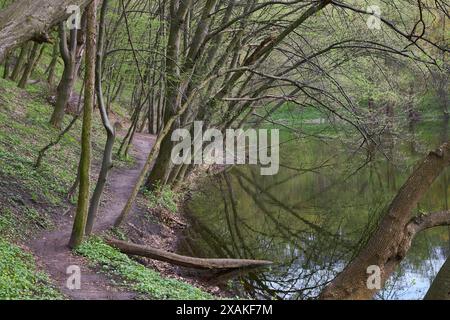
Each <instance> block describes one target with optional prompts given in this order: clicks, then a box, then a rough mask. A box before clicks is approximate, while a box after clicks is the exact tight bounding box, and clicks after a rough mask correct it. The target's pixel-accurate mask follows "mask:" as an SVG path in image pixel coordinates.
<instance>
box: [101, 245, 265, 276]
mask: <svg viewBox="0 0 450 320" xmlns="http://www.w3.org/2000/svg"><path fill="white" fill-rule="evenodd" d="M106 242H107V243H108V244H109V245H111V246H113V247H116V248H117V249H119V250H120V251H121V252H123V253H126V254H131V255H137V256H142V257H147V258H150V259H154V260H159V261H164V262H168V263H171V264H175V265H178V266H183V267H188V268H195V269H216V270H217V269H219V270H222V269H240V268H255V267H264V266H269V265H271V264H273V262H272V261H267V260H249V259H206V258H194V257H187V256H182V255H179V254H176V253H173V252H169V251H164V250H161V249H157V248H153V247H149V246H142V245H138V244H134V243H129V242H125V241H120V240H115V239H111V238H108V239H106Z"/></svg>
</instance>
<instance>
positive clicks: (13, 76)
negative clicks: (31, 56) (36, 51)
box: [11, 42, 31, 81]
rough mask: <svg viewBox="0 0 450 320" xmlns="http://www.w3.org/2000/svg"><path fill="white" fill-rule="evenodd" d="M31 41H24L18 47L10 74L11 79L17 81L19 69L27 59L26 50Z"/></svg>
mask: <svg viewBox="0 0 450 320" xmlns="http://www.w3.org/2000/svg"><path fill="white" fill-rule="evenodd" d="M30 46H31V42H27V43H25V44H24V45H23V46H22V48H21V49H20V53H19V58H18V59H17V62H16V65H15V66H14V69H13V72H12V74H11V80H12V81H17V78H18V77H19V74H20V70H22V67H23V65H24V64H25V61H26V59H27V55H28V50H29V49H30Z"/></svg>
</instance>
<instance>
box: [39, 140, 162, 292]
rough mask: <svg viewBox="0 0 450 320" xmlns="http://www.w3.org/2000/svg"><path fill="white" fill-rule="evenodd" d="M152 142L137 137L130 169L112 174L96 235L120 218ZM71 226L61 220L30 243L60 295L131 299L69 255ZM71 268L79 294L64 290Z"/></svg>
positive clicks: (68, 220) (85, 263)
mask: <svg viewBox="0 0 450 320" xmlns="http://www.w3.org/2000/svg"><path fill="white" fill-rule="evenodd" d="M154 141H155V137H154V136H151V135H145V134H136V135H135V137H134V142H133V146H134V148H133V150H132V155H133V156H134V159H135V164H134V166H133V168H131V169H129V168H127V169H113V170H112V171H111V173H110V176H109V183H108V186H107V188H106V194H105V197H104V198H106V201H104V203H105V205H104V206H101V207H100V209H99V215H98V218H97V221H96V224H95V232H99V231H103V230H106V229H107V228H109V227H110V226H112V224H113V222H114V221H115V219H116V217H117V216H118V215H119V214H120V212H121V210H122V208H123V206H124V205H125V203H126V201H127V199H128V196H129V195H130V193H131V189H132V187H133V186H134V184H135V182H136V180H137V178H138V176H139V173H140V171H141V169H142V167H143V166H144V164H145V160H146V158H147V155H148V153H149V152H150V149H151V147H152V146H153V143H154ZM94 181H95V180H94ZM72 222H73V217H69V216H67V217H64V218H63V219H62V220H61V221H60V223H58V225H57V227H56V228H55V230H54V231H50V232H44V233H43V234H41V235H40V236H39V237H38V238H37V239H35V240H34V241H33V242H32V243H30V248H31V250H32V251H33V252H34V254H35V255H36V256H37V258H38V260H39V261H40V263H41V265H42V266H43V268H44V269H45V270H46V271H47V273H48V274H49V275H50V276H51V278H52V279H53V280H54V282H55V284H56V285H57V286H58V287H59V289H60V290H61V292H62V293H64V294H65V295H66V296H67V297H69V298H71V299H77V300H91V299H92V300H94V299H97V300H106V299H108V300H118V299H119V300H126V299H133V298H134V297H135V295H136V294H135V293H133V292H126V291H120V289H117V288H114V287H113V286H112V284H111V281H110V280H109V279H108V278H107V276H105V275H104V274H101V273H98V272H95V271H93V270H90V269H89V268H88V267H87V262H86V260H85V259H84V258H82V257H79V256H76V255H73V254H72V253H71V251H70V250H69V248H68V246H67V243H68V241H69V237H70V233H71V231H72ZM70 265H77V266H79V267H80V269H81V289H80V290H70V289H68V288H67V286H66V282H67V278H68V277H69V275H67V274H66V270H67V267H69V266H70Z"/></svg>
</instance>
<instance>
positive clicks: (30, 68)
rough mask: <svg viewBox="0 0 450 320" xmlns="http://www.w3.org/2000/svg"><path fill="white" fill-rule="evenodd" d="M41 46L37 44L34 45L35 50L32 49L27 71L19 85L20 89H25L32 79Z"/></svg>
mask: <svg viewBox="0 0 450 320" xmlns="http://www.w3.org/2000/svg"><path fill="white" fill-rule="evenodd" d="M39 46H40V44H39V43H37V42H35V43H34V44H33V48H32V49H31V54H30V58H29V59H28V62H27V64H26V66H25V70H24V72H23V74H22V77H21V78H20V81H19V85H18V87H19V88H22V89H25V87H26V86H27V82H28V79H29V78H30V76H31V73H32V72H33V69H34V66H35V62H36V60H37V53H38V49H39Z"/></svg>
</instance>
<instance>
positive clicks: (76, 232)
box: [69, 0, 97, 248]
mask: <svg viewBox="0 0 450 320" xmlns="http://www.w3.org/2000/svg"><path fill="white" fill-rule="evenodd" d="M96 11H97V0H93V1H92V2H91V3H90V4H89V6H88V7H87V9H86V18H87V26H86V59H85V60H86V75H85V96H84V108H83V127H82V133H81V135H82V140H81V157H80V166H79V171H80V186H79V192H78V204H77V212H76V215H75V221H74V224H73V229H72V235H71V238H70V241H69V246H70V247H71V248H76V247H78V246H79V245H80V244H81V242H82V241H83V238H84V234H85V228H86V221H87V215H88V205H89V187H90V180H89V175H90V171H91V170H90V167H91V126H92V111H93V108H94V99H95V97H94V95H95V55H96V43H95V42H96V39H95V38H96V32H97V26H96V23H97V21H96V20H97V13H96Z"/></svg>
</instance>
